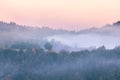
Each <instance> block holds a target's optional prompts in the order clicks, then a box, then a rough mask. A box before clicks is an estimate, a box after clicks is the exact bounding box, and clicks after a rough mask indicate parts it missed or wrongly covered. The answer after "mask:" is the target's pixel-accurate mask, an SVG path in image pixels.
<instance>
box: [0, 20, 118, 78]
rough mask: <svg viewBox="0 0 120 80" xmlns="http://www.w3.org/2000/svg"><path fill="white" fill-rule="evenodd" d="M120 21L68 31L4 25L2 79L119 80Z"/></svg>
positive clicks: (0, 45) (1, 26) (1, 24)
mask: <svg viewBox="0 0 120 80" xmlns="http://www.w3.org/2000/svg"><path fill="white" fill-rule="evenodd" d="M119 33H120V21H118V22H115V23H113V24H112V25H105V26H103V27H101V28H90V29H85V30H80V31H67V30H62V29H51V28H47V27H42V28H38V27H30V26H22V25H18V24H16V23H14V22H11V23H5V22H0V80H119V79H120V37H119V36H120V34H119Z"/></svg>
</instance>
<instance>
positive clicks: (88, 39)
mask: <svg viewBox="0 0 120 80" xmlns="http://www.w3.org/2000/svg"><path fill="white" fill-rule="evenodd" d="M52 39H54V40H56V41H59V42H61V43H63V44H65V45H68V46H70V47H76V48H89V47H96V48H98V47H100V46H103V45H104V46H105V47H106V48H107V49H113V48H114V47H116V46H119V45H120V37H119V36H113V35H112V36H111V35H100V34H76V35H72V34H61V35H54V36H51V37H48V40H49V41H50V40H52Z"/></svg>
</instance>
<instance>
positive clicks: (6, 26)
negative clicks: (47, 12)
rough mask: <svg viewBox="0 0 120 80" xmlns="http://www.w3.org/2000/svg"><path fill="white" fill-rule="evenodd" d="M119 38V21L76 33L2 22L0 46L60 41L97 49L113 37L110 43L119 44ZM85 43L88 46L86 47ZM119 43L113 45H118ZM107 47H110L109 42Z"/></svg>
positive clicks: (0, 24)
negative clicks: (96, 47)
mask: <svg viewBox="0 0 120 80" xmlns="http://www.w3.org/2000/svg"><path fill="white" fill-rule="evenodd" d="M115 36H117V37H115ZM119 36H120V21H117V22H115V23H113V24H111V25H105V26H103V27H101V28H96V27H95V28H90V29H84V30H80V31H74V30H73V31H67V30H62V29H57V30H55V29H51V28H48V27H32V26H25V25H18V24H16V23H14V22H10V23H6V22H2V21H1V22H0V46H3V45H4V47H5V46H6V45H7V46H8V45H11V44H14V43H16V42H21V41H22V42H31V43H40V42H42V41H43V42H44V41H47V40H52V39H54V40H55V41H58V42H59V41H60V42H61V43H62V44H64V43H66V44H65V46H66V45H69V46H73V45H74V47H77V46H78V48H79V46H81V47H83V46H85V45H86V44H87V46H88V44H90V45H91V44H94V45H92V47H95V46H96V44H98V45H99V43H100V42H101V43H100V44H101V45H102V44H103V45H104V44H106V40H108V37H112V38H110V39H113V40H111V41H110V42H114V41H117V42H119V41H118V40H119V38H118V37H119ZM114 39H115V40H114ZM90 40H91V41H90ZM99 40H101V41H99ZM102 40H103V41H102ZM89 41H90V42H89ZM95 41H96V43H95ZM97 41H98V42H97ZM78 42H79V43H80V44H81V45H80V44H79V43H78ZM83 42H84V43H86V44H85V45H84V44H83ZM117 42H116V43H113V44H117ZM82 44H83V45H82ZM113 44H111V45H113ZM101 45H100V46H101ZM106 45H108V42H107V44H106ZM85 47H86V46H85ZM88 47H91V46H88Z"/></svg>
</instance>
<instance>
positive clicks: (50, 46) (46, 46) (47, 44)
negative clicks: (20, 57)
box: [44, 42, 52, 51]
mask: <svg viewBox="0 0 120 80" xmlns="http://www.w3.org/2000/svg"><path fill="white" fill-rule="evenodd" d="M44 47H45V49H47V50H48V51H49V50H52V45H51V44H50V43H49V42H46V43H45V45H44Z"/></svg>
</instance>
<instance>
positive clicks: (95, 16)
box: [0, 0, 120, 30]
mask: <svg viewBox="0 0 120 80" xmlns="http://www.w3.org/2000/svg"><path fill="white" fill-rule="evenodd" d="M0 20H1V21H6V22H10V21H14V22H16V23H18V24H22V25H24V24H25V25H32V26H48V27H52V28H63V29H70V30H71V29H84V28H89V27H93V26H95V27H100V26H102V25H105V24H107V23H112V22H115V21H117V20H120V0H0Z"/></svg>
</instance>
